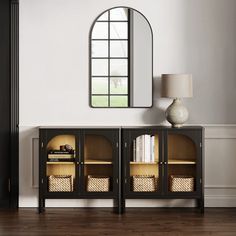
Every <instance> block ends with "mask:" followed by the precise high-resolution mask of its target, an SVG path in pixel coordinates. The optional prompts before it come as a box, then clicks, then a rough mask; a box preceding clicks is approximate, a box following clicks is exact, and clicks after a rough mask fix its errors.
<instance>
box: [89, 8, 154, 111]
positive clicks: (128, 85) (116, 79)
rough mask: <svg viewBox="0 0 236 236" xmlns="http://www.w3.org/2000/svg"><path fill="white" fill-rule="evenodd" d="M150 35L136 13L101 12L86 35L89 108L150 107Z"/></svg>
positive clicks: (117, 9) (125, 10)
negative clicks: (88, 45) (87, 44)
mask: <svg viewBox="0 0 236 236" xmlns="http://www.w3.org/2000/svg"><path fill="white" fill-rule="evenodd" d="M152 41H153V35H152V29H151V27H150V24H149V22H148V21H147V19H146V18H145V17H144V16H143V15H142V14H141V13H140V12H138V11H136V10H134V9H131V8H127V7H116V8H112V9H109V10H107V11H105V12H103V13H102V14H101V15H100V16H98V18H96V20H95V21H94V23H93V25H92V27H91V31H90V105H91V106H92V107H124V108H125V107H151V106H152V85H153V68H152V65H153V54H152V50H153V43H152Z"/></svg>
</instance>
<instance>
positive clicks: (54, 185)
mask: <svg viewBox="0 0 236 236" xmlns="http://www.w3.org/2000/svg"><path fill="white" fill-rule="evenodd" d="M48 190H49V192H73V176H72V175H50V176H49V177H48Z"/></svg>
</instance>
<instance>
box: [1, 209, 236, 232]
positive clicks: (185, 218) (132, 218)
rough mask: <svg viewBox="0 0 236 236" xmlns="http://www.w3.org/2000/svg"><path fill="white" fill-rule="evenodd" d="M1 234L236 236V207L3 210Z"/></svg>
mask: <svg viewBox="0 0 236 236" xmlns="http://www.w3.org/2000/svg"><path fill="white" fill-rule="evenodd" d="M0 235H1V236H18V235H19V236H28V235H29V236H31V235H32V236H38V235H42V236H47V235H48V236H49V235H50V236H54V235H55V236H62V235H63V236H64V235H65V236H74V235H81V236H93V235H114V236H118V235H119V236H130V235H137V236H146V235H148V236H152V235H155V236H159V235H160V236H180V235H181V236H182V235H184V236H185V235H186V236H195V235H201V236H203V235H214V236H231V235H232V236H236V209H235V208H207V209H206V210H205V214H204V215H202V214H200V213H199V212H198V211H196V210H194V209H186V208H185V209H181V208H179V209H178V208H172V209H171V208H170V209H163V208H128V209H127V212H126V213H125V214H123V215H117V214H114V213H113V212H112V210H111V209H108V208H96V209H95V208H93V209H84V208H47V209H46V212H44V213H42V214H38V213H37V210H36V209H32V208H24V209H20V210H19V211H17V212H14V211H7V210H1V211H0Z"/></svg>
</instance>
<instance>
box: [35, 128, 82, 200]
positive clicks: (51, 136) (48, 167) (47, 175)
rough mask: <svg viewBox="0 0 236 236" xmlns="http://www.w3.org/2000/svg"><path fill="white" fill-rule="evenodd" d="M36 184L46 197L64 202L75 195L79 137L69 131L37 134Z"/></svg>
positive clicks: (62, 130)
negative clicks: (39, 149)
mask: <svg viewBox="0 0 236 236" xmlns="http://www.w3.org/2000/svg"><path fill="white" fill-rule="evenodd" d="M40 136H41V137H40V140H41V142H42V143H41V153H40V170H39V171H40V180H39V181H40V184H41V185H42V186H41V187H42V189H41V190H42V191H41V192H42V193H43V194H44V195H45V196H46V197H49V198H50V197H53V198H63V197H65V198H67V197H73V195H74V194H75V193H78V192H79V180H78V178H77V176H78V171H79V168H78V166H77V163H79V156H80V155H79V151H80V148H79V146H80V140H79V137H80V135H79V133H78V132H77V131H75V130H71V129H47V130H44V131H43V130H41V131H40Z"/></svg>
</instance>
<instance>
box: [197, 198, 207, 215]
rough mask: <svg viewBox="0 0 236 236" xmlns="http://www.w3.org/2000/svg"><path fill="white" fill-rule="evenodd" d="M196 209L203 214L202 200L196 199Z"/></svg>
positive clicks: (203, 204) (203, 205)
mask: <svg viewBox="0 0 236 236" xmlns="http://www.w3.org/2000/svg"><path fill="white" fill-rule="evenodd" d="M197 207H198V208H199V210H200V211H201V213H202V214H204V210H205V203H204V198H201V199H197Z"/></svg>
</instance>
